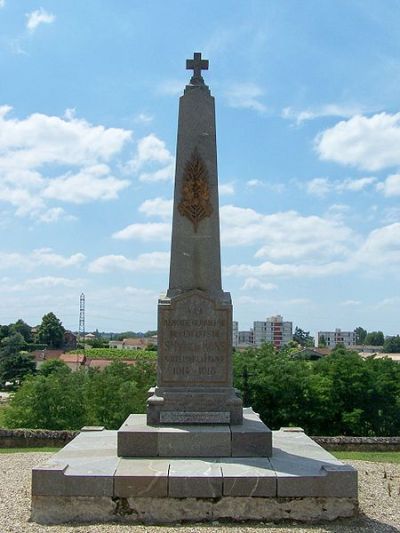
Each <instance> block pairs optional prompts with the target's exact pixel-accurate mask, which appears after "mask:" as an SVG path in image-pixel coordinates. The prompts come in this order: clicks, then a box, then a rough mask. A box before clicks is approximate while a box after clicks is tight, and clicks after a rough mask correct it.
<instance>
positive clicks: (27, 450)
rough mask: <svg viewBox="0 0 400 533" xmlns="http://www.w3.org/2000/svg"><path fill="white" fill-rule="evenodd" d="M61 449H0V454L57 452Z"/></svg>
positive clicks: (47, 447)
mask: <svg viewBox="0 0 400 533" xmlns="http://www.w3.org/2000/svg"><path fill="white" fill-rule="evenodd" d="M58 450H61V448H51V447H50V446H46V447H43V448H0V453H30V452H52V453H55V452H58Z"/></svg>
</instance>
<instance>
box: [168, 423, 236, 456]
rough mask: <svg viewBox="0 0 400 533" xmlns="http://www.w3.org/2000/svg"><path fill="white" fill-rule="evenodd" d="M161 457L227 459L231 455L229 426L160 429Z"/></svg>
mask: <svg viewBox="0 0 400 533" xmlns="http://www.w3.org/2000/svg"><path fill="white" fill-rule="evenodd" d="M158 453H159V455H160V456H161V457H226V456H227V455H230V453H231V432H230V430H229V426H227V425H223V426H209V425H207V426H197V425H196V426H182V427H178V426H176V427H166V428H163V427H161V428H160V431H159V443H158Z"/></svg>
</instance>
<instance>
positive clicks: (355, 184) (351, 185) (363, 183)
mask: <svg viewBox="0 0 400 533" xmlns="http://www.w3.org/2000/svg"><path fill="white" fill-rule="evenodd" d="M375 181H376V178H373V177H371V176H370V177H366V178H357V179H351V178H347V179H345V180H343V181H342V182H339V183H338V184H337V186H336V188H337V190H339V191H340V190H343V191H362V190H364V189H366V188H367V187H368V185H372V184H373V183H375Z"/></svg>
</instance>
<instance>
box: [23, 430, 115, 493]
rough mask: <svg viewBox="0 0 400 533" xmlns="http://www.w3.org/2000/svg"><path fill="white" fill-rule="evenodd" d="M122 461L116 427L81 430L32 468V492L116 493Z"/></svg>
mask: <svg viewBox="0 0 400 533" xmlns="http://www.w3.org/2000/svg"><path fill="white" fill-rule="evenodd" d="M118 461H119V458H118V457H117V455H116V432H115V431H99V432H97V433H96V432H85V433H80V434H79V435H78V436H77V437H75V439H73V440H72V441H71V442H70V443H69V444H67V445H66V446H65V447H64V448H63V449H62V450H61V451H59V452H58V453H56V454H55V455H54V456H53V457H52V458H51V459H50V460H49V461H48V462H47V463H45V464H44V465H41V466H39V467H36V468H34V469H33V470H32V494H35V495H52V496H112V495H113V490H114V473H115V470H116V468H117V464H118Z"/></svg>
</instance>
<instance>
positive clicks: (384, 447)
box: [0, 428, 400, 452]
mask: <svg viewBox="0 0 400 533" xmlns="http://www.w3.org/2000/svg"><path fill="white" fill-rule="evenodd" d="M78 433H79V431H51V430H48V429H1V428H0V448H38V447H43V446H52V447H62V446H65V445H66V444H68V442H70V441H71V440H72V439H73V438H74V437H76V435H78ZM311 438H312V439H313V440H315V442H317V443H318V444H319V445H320V446H322V447H323V448H325V450H329V451H359V452H360V451H370V452H400V437H311Z"/></svg>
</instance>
